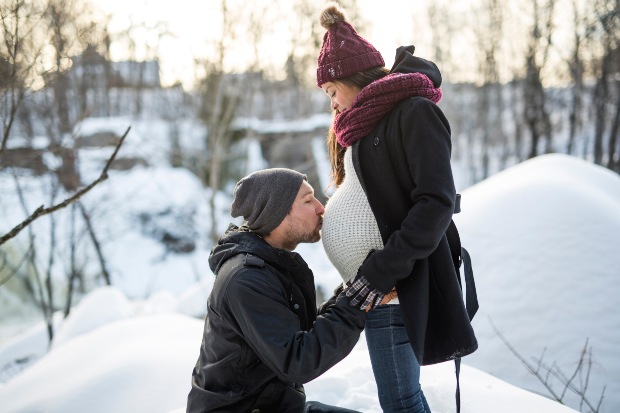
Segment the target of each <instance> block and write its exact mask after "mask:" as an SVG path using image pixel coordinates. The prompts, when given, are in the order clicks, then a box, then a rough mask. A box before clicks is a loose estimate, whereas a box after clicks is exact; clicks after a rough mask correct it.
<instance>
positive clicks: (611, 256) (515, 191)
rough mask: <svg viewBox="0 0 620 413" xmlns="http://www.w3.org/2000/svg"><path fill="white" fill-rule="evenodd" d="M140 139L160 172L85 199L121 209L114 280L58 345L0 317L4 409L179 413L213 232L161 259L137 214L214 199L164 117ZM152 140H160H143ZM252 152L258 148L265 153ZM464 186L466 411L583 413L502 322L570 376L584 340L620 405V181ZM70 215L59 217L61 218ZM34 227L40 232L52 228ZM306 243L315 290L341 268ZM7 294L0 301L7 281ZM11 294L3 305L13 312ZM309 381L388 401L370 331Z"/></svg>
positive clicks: (123, 178) (587, 177)
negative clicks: (468, 329) (547, 390)
mask: <svg viewBox="0 0 620 413" xmlns="http://www.w3.org/2000/svg"><path fill="white" fill-rule="evenodd" d="M126 121H127V120H126V119H120V118H119V119H108V120H106V121H104V120H101V119H99V120H96V119H94V120H87V121H85V123H84V125H83V128H84V130H89V131H90V132H94V131H96V130H98V129H103V128H109V127H110V126H109V125H116V127H118V129H119V130H124V129H125V128H126ZM106 124H107V126H106ZM131 133H132V136H131V138H132V139H129V140H128V141H127V143H128V144H129V145H128V146H127V147H123V151H125V152H124V154H125V155H129V156H132V155H137V154H140V155H141V156H151V158H150V160H151V161H152V164H153V165H155V166H153V167H150V168H137V169H135V170H131V171H125V172H118V171H114V172H111V176H110V179H109V180H108V181H106V182H104V183H103V184H102V186H101V187H98V188H97V189H96V190H95V191H93V193H90V194H89V195H88V196H87V197H85V198H84V199H83V202H84V203H85V204H86V206H87V208H92V207H94V206H99V207H100V208H101V207H106V208H105V209H110V208H112V210H113V211H114V213H113V214H110V215H107V216H98V219H97V220H96V221H95V223H96V225H97V226H98V227H97V232H98V233H99V234H103V236H104V238H105V239H106V240H108V242H107V243H106V244H105V245H106V247H105V248H106V249H105V250H104V253H105V255H106V257H107V258H108V261H109V264H110V266H111V268H112V270H113V272H114V274H115V277H114V287H105V288H99V289H96V290H94V291H93V292H92V293H91V294H89V295H88V296H87V297H85V298H84V299H83V300H82V301H81V302H80V304H79V305H78V306H77V307H75V308H74V309H73V311H72V312H71V315H70V316H69V317H68V318H67V319H65V320H64V321H63V320H62V318H61V317H57V319H56V322H57V334H56V339H55V340H54V342H53V343H52V346H51V350H50V351H49V352H48V351H47V340H46V334H45V329H44V328H43V326H42V325H41V323H35V324H33V323H32V320H31V319H30V318H26V317H23V318H20V317H21V316H20V315H19V314H18V315H16V316H15V317H14V319H13V320H12V323H7V324H6V325H5V323H4V322H5V319H2V320H0V337H2V341H0V400H2V406H3V413H25V412H33V411H45V412H48V413H60V412H62V413H73V412H75V413H77V412H83V411H89V412H92V413H98V412H110V411H115V412H118V411H131V412H133V413H140V412H149V413H153V412H162V413H180V412H182V411H183V410H184V403H185V398H186V395H187V392H188V391H189V380H190V375H191V370H192V368H193V365H194V363H195V361H196V358H197V356H198V351H199V346H200V341H201V334H202V329H203V320H202V314H204V310H205V308H206V302H205V299H206V297H207V295H208V293H209V291H210V289H211V286H212V282H213V276H212V274H211V273H210V271H208V269H207V267H206V260H207V257H208V252H209V250H208V245H207V243H206V242H204V240H203V241H199V243H198V246H197V250H196V251H195V252H194V253H192V254H187V255H172V254H168V255H166V254H165V251H164V250H163V249H162V246H161V244H158V243H156V242H154V241H153V240H152V239H151V238H149V237H148V236H146V235H145V234H144V233H143V232H142V231H141V229H140V228H139V227H137V226H136V225H135V220H133V221H132V217H135V216H136V214H139V213H140V211H141V210H142V211H144V210H149V211H151V212H157V211H165V210H173V211H181V212H182V211H186V210H188V209H191V208H192V207H193V208H196V214H197V222H198V223H199V227H198V228H197V229H198V230H199V232H200V233H207V231H206V229H205V228H204V227H201V226H200V225H201V224H200V223H203V222H204V221H206V217H207V216H208V211H205V210H204V209H203V208H204V205H205V202H204V199H205V196H206V193H205V190H204V189H202V188H201V187H200V184H199V182H198V180H197V179H196V178H195V177H193V176H192V175H191V174H189V173H184V172H183V171H180V170H178V169H173V168H169V167H168V166H167V165H166V160H165V157H164V156H163V155H162V153H161V152H162V151H161V150H160V149H161V146H160V147H158V145H162V142H164V141H165V140H166V136H165V135H166V134H165V128H163V127H162V125H160V124H158V123H157V122H153V121H152V120H148V121H143V122H139V121H138V122H135V124H134V126H133V127H132V132H131ZM147 140H148V142H149V143H150V145H151V146H152V148H151V149H146V147H147V145H145V144H144V143H145V142H146V141H147ZM100 152H101V150H99V151H96V152H92V153H90V155H89V153H81V154H80V159H81V160H82V162H81V166H82V167H83V168H86V165H88V164H93V163H94V161H95V160H96V159H97V157H99V158H100V159H101V160H102V161H103V160H105V158H106V154H105V153H100ZM251 153H254V154H255V156H257V157H259V156H260V153H259V152H258V151H256V150H255V148H254V149H253V150H252V151H251ZM89 156H90V157H89ZM250 164H251V165H257V164H260V162H259V160H253V161H252V162H250ZM91 169H92V171H89V170H86V169H83V170H82V171H81V173H83V174H84V175H85V179H86V180H88V178H89V177H90V176H91V175H93V174H95V172H96V170H97V168H94V167H91ZM455 171H458V168H455ZM324 173H327V172H326V171H324ZM89 174H90V175H89ZM11 184H13V180H12V178H11V177H9V176H0V190H2V193H5V194H6V193H9V192H10V191H7V188H8V186H9V185H11ZM22 184H23V185H24V187H25V188H29V189H30V190H29V191H27V193H26V195H27V197H28V199H27V202H28V203H29V204H35V203H36V197H37V193H36V187H37V186H36V182H34V181H33V182H31V183H28V182H26V179H25V178H24V179H23V180H22ZM40 196H41V197H42V198H44V197H45V195H44V194H43V195H40ZM462 196H463V200H462V212H461V213H460V214H458V215H456V217H455V221H456V222H457V226H458V228H459V231H460V233H461V239H462V242H463V245H464V246H465V247H466V248H467V249H468V250H469V252H470V254H471V256H472V260H473V266H474V273H475V277H476V286H477V289H478V298H479V301H480V310H479V312H478V314H477V315H476V318H475V319H474V323H473V325H474V330H475V332H476V335H477V337H478V340H479V345H480V347H479V350H478V351H477V352H475V353H474V354H472V355H470V356H467V357H465V358H464V359H463V364H464V367H463V370H462V375H461V386H462V389H461V392H462V406H463V408H462V412H463V413H474V412H475V413H497V412H498V411H501V412H503V413H513V412H514V413H522V412H528V413H568V412H571V411H573V410H571V409H569V408H567V407H563V406H561V405H559V404H557V403H554V402H551V401H549V400H548V399H547V398H545V397H543V396H540V395H537V393H544V391H543V390H544V389H541V388H540V386H539V385H537V381H536V379H535V378H533V376H531V375H530V374H529V373H527V372H526V371H525V369H524V367H523V366H522V365H521V364H520V363H519V361H518V360H517V359H516V358H515V357H514V356H513V355H512V354H511V353H510V352H509V351H508V350H507V348H506V346H505V345H504V344H503V343H502V342H501V340H500V339H499V338H498V336H497V334H496V333H495V332H494V330H493V328H492V326H493V325H495V326H496V327H497V329H498V330H499V331H500V332H501V333H502V334H503V335H504V336H505V337H506V339H507V340H509V342H510V343H511V345H513V346H514V347H515V348H516V349H517V350H518V351H519V352H520V353H521V354H522V355H523V356H524V357H525V358H526V359H529V360H532V359H534V358H536V357H540V355H541V354H542V352H543V350H544V349H546V353H545V354H546V356H545V361H547V362H549V363H552V362H556V363H557V365H558V366H559V367H560V368H562V369H563V371H565V372H572V368H574V366H575V365H576V362H577V360H578V358H579V352H580V350H581V348H582V347H583V345H584V343H585V340H586V339H588V340H589V345H590V346H591V348H592V358H593V365H592V371H591V376H590V377H589V390H588V393H587V394H588V396H589V397H590V398H591V399H593V400H594V401H595V402H597V401H598V396H599V395H600V392H601V390H602V387H603V386H604V385H606V386H607V389H606V392H605V399H604V403H603V409H602V410H601V413H612V412H615V411H618V410H620V387H619V386H620V359H619V354H618V351H617V343H618V342H620V315H619V313H618V311H617V306H616V305H615V303H617V297H618V296H619V294H620V284H618V283H617V277H618V269H617V262H616V261H617V258H616V254H617V245H620V214H619V211H620V177H618V175H617V174H614V173H612V172H610V171H608V170H606V169H604V168H601V167H598V166H595V165H593V164H591V163H588V162H585V161H583V160H580V159H577V158H573V157H569V156H566V155H544V156H540V157H537V158H534V159H532V160H529V161H526V162H523V163H521V164H519V165H516V166H514V167H511V168H509V169H507V170H505V171H503V172H500V173H498V174H496V175H493V176H492V177H490V178H488V179H487V180H485V181H482V182H480V183H478V184H476V185H474V186H471V187H469V188H466V189H464V190H463V191H462ZM128 199H131V202H127V200H128ZM229 202H230V199H229V197H227V196H226V195H225V194H222V198H221V199H220V200H219V202H218V203H219V210H220V211H221V219H220V220H219V222H220V223H221V224H222V225H223V226H226V225H227V223H228V222H230V221H231V219H230V217H229V216H228V215H227V211H228V210H227V208H228V205H229ZM104 204H105V205H104ZM10 205H11V200H10V199H7V198H5V197H3V198H2V199H0V210H1V211H2V214H3V216H4V217H6V218H7V220H8V221H9V222H11V221H12V220H13V219H17V217H18V216H19V212H18V211H15V208H10ZM100 211H101V210H100ZM67 212H68V211H67V210H63V211H59V213H58V215H56V219H57V220H58V221H57V222H61V221H62V220H63V219H64V218H63V217H64V215H63V214H65V213H67ZM11 214H14V215H15V216H13V215H11ZM4 222H5V221H3V222H0V232H1V231H2V230H4V229H5V228H4V226H5V225H6V224H5V223H4ZM33 225H36V229H37V234H39V235H41V236H45V235H44V234H45V233H46V231H45V225H46V224H45V223H44V222H37V223H35V224H33ZM171 225H173V226H174V225H175V222H174V221H173V222H171ZM106 231H107V232H106ZM298 252H299V253H300V254H301V255H302V256H303V257H304V258H305V259H306V261H307V262H308V264H309V266H310V267H311V268H312V270H313V271H314V273H315V279H316V283H317V285H320V286H322V287H323V288H324V290H326V291H331V290H332V289H333V286H334V285H335V284H336V283H337V282H338V280H339V276H338V274H337V272H336V271H335V269H334V268H333V267H332V266H331V264H330V263H329V260H328V259H327V258H326V256H325V253H324V251H323V249H322V246H321V244H320V243H317V244H305V245H302V246H300V247H299V248H298ZM40 254H41V255H42V256H45V252H44V251H41V252H40ZM0 293H1V294H2V295H3V297H2V298H5V299H6V294H7V291H6V289H5V288H3V289H1V290H0ZM4 303H7V301H4ZM8 303H9V304H4V305H5V307H4V308H5V309H7V310H8V309H12V307H11V308H10V307H9V305H10V301H9V302H8ZM15 306H16V307H15V308H21V307H23V305H20V303H16V304H15ZM16 323H17V324H21V325H20V328H16V327H15V324H16ZM26 327H28V328H26ZM16 360H22V362H17V361H16ZM453 368H454V367H453V364H452V363H442V364H439V365H436V366H425V367H423V368H422V379H421V381H422V387H423V389H424V391H425V394H426V396H427V399H428V400H429V403H430V406H431V408H432V410H433V412H435V413H452V412H454V409H455V408H454V389H455V381H454V376H453V373H454V371H453ZM581 379H582V380H583V379H585V377H581ZM40 383H46V385H45V386H40ZM508 383H510V384H508ZM33 388H36V389H37V391H35V392H33ZM306 390H307V395H308V398H309V399H315V400H319V401H323V402H325V403H331V404H338V405H342V406H344V407H349V408H353V409H358V410H360V411H363V412H376V411H378V410H379V407H378V401H377V398H376V396H375V394H376V385H375V383H374V379H373V376H372V372H371V367H370V361H369V358H368V353H367V350H366V347H365V341H364V339H363V338H362V339H361V340H360V341H359V342H358V344H357V346H356V347H355V349H354V350H353V352H352V353H351V354H350V355H349V356H348V357H347V358H346V359H345V360H343V361H342V362H341V363H339V364H338V365H337V366H335V367H334V368H333V369H331V370H330V371H328V372H327V373H325V374H324V375H322V376H321V377H319V378H317V379H316V380H314V381H312V382H310V383H308V384H307V386H306ZM569 401H570V402H572V403H575V401H574V400H569ZM573 405H574V404H573Z"/></svg>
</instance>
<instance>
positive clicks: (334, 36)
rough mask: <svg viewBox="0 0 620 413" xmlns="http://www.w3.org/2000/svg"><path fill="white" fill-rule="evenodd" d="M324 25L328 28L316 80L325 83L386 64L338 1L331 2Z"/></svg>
mask: <svg viewBox="0 0 620 413" xmlns="http://www.w3.org/2000/svg"><path fill="white" fill-rule="evenodd" d="M321 25H322V26H323V27H324V28H326V29H327V32H326V33H325V35H324V36H323V46H322V47H321V51H320V53H319V57H318V59H317V63H318V66H317V69H316V83H317V86H318V87H321V85H322V84H324V83H326V82H330V81H334V80H338V79H342V78H343V77H347V76H349V75H352V74H354V73H357V72H362V71H365V70H368V69H372V68H374V67H383V66H384V65H385V62H384V60H383V57H382V56H381V53H379V52H378V51H377V49H375V48H374V47H373V45H371V44H370V43H369V42H368V41H366V40H365V39H364V38H363V37H361V36H360V35H359V34H357V32H356V31H355V29H354V28H353V26H351V24H349V23H348V22H347V21H346V18H345V15H344V12H343V10H342V9H341V8H340V7H339V6H338V4H337V3H333V2H332V3H330V4H329V5H328V6H327V7H326V8H325V9H324V10H323V12H322V13H321Z"/></svg>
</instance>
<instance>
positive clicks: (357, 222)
mask: <svg viewBox="0 0 620 413" xmlns="http://www.w3.org/2000/svg"><path fill="white" fill-rule="evenodd" d="M344 171H345V178H344V181H343V182H342V184H341V185H340V186H339V187H338V189H337V190H336V191H335V192H334V194H333V195H332V197H331V198H330V199H329V201H328V202H327V205H325V214H324V216H323V231H322V239H323V247H324V248H325V252H326V253H327V257H328V258H329V260H330V261H331V263H332V264H333V265H334V267H336V269H337V270H338V272H339V273H340V276H341V277H342V279H343V281H344V282H345V283H346V282H347V281H349V280H352V279H353V278H355V275H356V274H357V270H358V269H359V267H360V266H361V265H362V262H364V259H365V258H366V256H367V255H368V253H369V252H370V250H371V249H375V250H379V249H383V241H382V239H381V233H380V232H379V226H378V225H377V221H376V219H375V216H374V215H373V213H372V210H371V209H370V204H369V203H368V199H367V198H366V194H365V193H364V189H363V188H362V185H361V184H360V181H359V178H358V177H357V174H356V173H355V168H354V167H353V159H352V150H351V147H349V148H347V150H346V152H345V155H344Z"/></svg>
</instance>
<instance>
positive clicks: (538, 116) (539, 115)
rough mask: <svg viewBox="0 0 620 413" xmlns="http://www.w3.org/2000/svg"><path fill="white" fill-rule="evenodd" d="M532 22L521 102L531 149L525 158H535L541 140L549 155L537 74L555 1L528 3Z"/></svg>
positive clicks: (546, 114) (542, 62) (546, 121)
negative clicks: (522, 99) (530, 5)
mask: <svg viewBox="0 0 620 413" xmlns="http://www.w3.org/2000/svg"><path fill="white" fill-rule="evenodd" d="M532 5H533V6H534V7H533V16H532V17H533V22H532V26H531V28H530V31H529V39H528V45H527V51H526V54H525V82H524V84H523V86H524V102H523V104H524V105H525V123H526V125H527V127H528V129H529V132H530V137H531V146H530V151H529V154H528V158H533V157H535V156H536V155H538V145H539V142H540V141H541V139H544V140H545V141H546V142H545V149H544V152H545V153H548V152H551V141H552V127H551V118H550V114H549V108H548V106H547V96H546V92H545V88H544V86H543V83H542V76H541V71H542V68H543V67H544V65H545V64H546V63H547V59H548V57H549V50H550V47H551V44H552V43H551V37H552V33H553V11H554V7H555V0H544V2H543V0H532Z"/></svg>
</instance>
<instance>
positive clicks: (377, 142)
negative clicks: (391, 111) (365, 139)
mask: <svg viewBox="0 0 620 413" xmlns="http://www.w3.org/2000/svg"><path fill="white" fill-rule="evenodd" d="M372 142H373V143H374V144H375V146H377V145H379V137H378V136H375V140H374V141H372Z"/></svg>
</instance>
